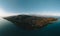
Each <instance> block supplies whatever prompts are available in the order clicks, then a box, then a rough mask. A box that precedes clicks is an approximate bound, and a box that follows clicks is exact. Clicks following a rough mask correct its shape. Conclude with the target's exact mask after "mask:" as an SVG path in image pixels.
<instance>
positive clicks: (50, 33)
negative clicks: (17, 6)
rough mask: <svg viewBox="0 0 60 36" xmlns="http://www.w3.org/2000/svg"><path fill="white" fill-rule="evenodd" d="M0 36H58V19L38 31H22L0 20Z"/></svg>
mask: <svg viewBox="0 0 60 36" xmlns="http://www.w3.org/2000/svg"><path fill="white" fill-rule="evenodd" d="M0 36H60V18H58V21H56V22H54V23H52V24H49V25H47V26H45V27H43V28H41V29H38V30H31V31H30V30H23V29H21V28H18V27H17V26H16V25H14V24H13V23H11V22H10V21H7V20H5V19H3V18H0Z"/></svg>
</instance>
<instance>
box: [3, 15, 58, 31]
mask: <svg viewBox="0 0 60 36" xmlns="http://www.w3.org/2000/svg"><path fill="white" fill-rule="evenodd" d="M4 19H6V20H8V21H10V22H12V23H14V24H15V25H16V26H17V27H20V28H22V29H27V30H35V29H40V28H43V27H44V26H47V25H48V24H51V23H53V22H54V21H57V18H52V17H40V16H33V15H32V16H31V15H16V16H9V17H4Z"/></svg>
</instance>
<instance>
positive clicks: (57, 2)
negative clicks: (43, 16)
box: [0, 0, 60, 13]
mask: <svg viewBox="0 0 60 36" xmlns="http://www.w3.org/2000/svg"><path fill="white" fill-rule="evenodd" d="M0 6H1V7H2V8H3V9H4V10H5V11H7V12H13V13H23V12H24V13H31V12H33V13H60V0H0Z"/></svg>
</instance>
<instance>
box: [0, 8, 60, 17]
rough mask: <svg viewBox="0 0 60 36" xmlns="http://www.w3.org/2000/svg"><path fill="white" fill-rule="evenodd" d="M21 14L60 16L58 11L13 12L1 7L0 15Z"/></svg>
mask: <svg viewBox="0 0 60 36" xmlns="http://www.w3.org/2000/svg"><path fill="white" fill-rule="evenodd" d="M19 14H26V15H38V16H40V15H41V16H60V13H57V12H55V13H54V12H52V11H49V12H46V11H43V12H30V13H26V12H22V13H13V12H7V11H5V10H4V9H3V8H0V17H7V16H12V15H19Z"/></svg>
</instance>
